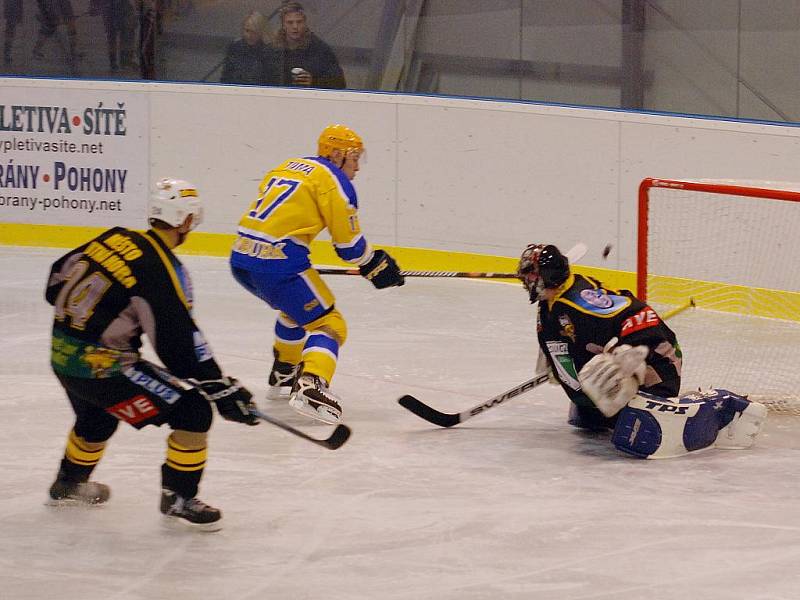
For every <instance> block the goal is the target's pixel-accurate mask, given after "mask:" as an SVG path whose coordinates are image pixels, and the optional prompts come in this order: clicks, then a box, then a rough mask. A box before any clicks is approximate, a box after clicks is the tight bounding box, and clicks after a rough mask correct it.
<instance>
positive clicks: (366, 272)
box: [358, 250, 406, 290]
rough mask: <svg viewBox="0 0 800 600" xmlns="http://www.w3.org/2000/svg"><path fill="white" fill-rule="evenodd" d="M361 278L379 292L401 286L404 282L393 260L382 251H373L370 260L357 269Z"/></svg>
mask: <svg viewBox="0 0 800 600" xmlns="http://www.w3.org/2000/svg"><path fill="white" fill-rule="evenodd" d="M358 270H359V272H360V273H361V276H362V277H365V278H367V279H368V280H369V281H371V282H372V285H374V286H375V287H376V288H378V289H379V290H382V289H383V288H387V287H394V286H397V285H403V284H404V283H405V282H406V280H405V277H403V276H402V275H401V274H400V267H398V266H397V263H396V262H395V261H394V259H393V258H392V257H391V256H389V255H388V254H386V252H384V251H383V250H375V253H374V254H373V256H372V259H371V260H370V261H369V262H368V263H367V264H365V265H361V266H360V267H358Z"/></svg>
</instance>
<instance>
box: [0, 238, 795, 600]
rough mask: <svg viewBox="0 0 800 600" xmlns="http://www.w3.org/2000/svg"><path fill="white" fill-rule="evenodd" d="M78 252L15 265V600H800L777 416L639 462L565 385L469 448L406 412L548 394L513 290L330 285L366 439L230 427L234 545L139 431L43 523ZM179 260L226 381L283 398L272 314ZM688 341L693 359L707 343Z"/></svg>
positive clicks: (0, 516) (9, 497) (789, 449)
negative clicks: (194, 512)
mask: <svg viewBox="0 0 800 600" xmlns="http://www.w3.org/2000/svg"><path fill="white" fill-rule="evenodd" d="M61 253H62V251H60V250H41V249H22V248H12V247H0V278H2V279H1V280H2V293H1V294H0V325H1V328H0V331H2V335H1V338H0V339H2V344H1V345H0V352H2V360H1V361H0V388H2V395H0V408H2V420H1V421H0V490H1V491H0V598H2V599H3V600H51V599H53V598H58V599H61V600H156V599H169V600H199V599H215V598H224V599H226V600H264V599H267V598H269V599H285V600H300V599H314V600H318V599H321V598H325V599H334V600H338V599H369V600H384V599H385V600H390V599H428V598H430V599H436V600H483V599H514V600H517V599H518V600H530V599H548V600H549V599H553V600H578V599H601V598H608V599H611V598H613V599H615V600H630V599H647V600H678V599H680V600H686V599H692V600H715V599H719V600H740V599H747V600H767V599H770V600H772V599H785V600H796V599H797V598H798V597H800V569H798V566H797V565H798V563H800V505H799V504H798V498H800V477H799V476H798V472H799V471H800V442H798V436H799V435H800V420H796V419H794V418H792V417H778V418H772V417H771V419H770V421H769V422H768V424H767V429H766V431H765V432H764V433H762V435H761V436H760V438H759V443H758V445H757V447H756V448H754V449H752V450H749V451H732V450H728V451H723V450H711V451H708V452H705V453H699V454H696V455H692V456H688V457H684V458H682V459H673V460H667V461H640V460H636V459H632V458H628V457H625V456H623V455H621V454H619V453H617V452H616V451H615V450H614V449H613V447H612V446H611V445H610V442H609V440H608V437H607V436H605V435H597V434H595V435H586V434H581V433H579V432H577V431H575V430H573V429H571V428H570V427H569V426H568V425H567V424H566V422H565V417H566V410H567V401H566V398H565V396H564V395H563V394H562V392H561V391H560V390H559V389H558V388H554V387H551V386H543V387H540V388H538V389H536V390H533V391H531V392H528V393H527V394H526V395H523V396H520V397H517V398H514V399H512V400H509V401H508V402H507V403H506V404H505V405H503V406H500V407H496V408H494V409H492V410H491V411H489V412H487V413H485V414H483V415H479V416H477V417H475V418H474V419H471V420H470V421H469V422H467V423H464V424H462V425H459V426H457V427H455V428H453V429H439V428H436V427H435V426H433V425H430V424H428V423H426V422H425V421H422V420H420V419H419V418H417V417H416V416H414V415H412V414H411V413H409V412H407V411H405V410H404V409H403V408H402V407H400V406H399V405H397V403H396V400H397V398H398V397H399V396H401V395H403V394H405V393H410V394H414V395H416V396H417V397H419V398H420V399H421V400H422V401H424V402H427V403H429V404H431V405H434V406H435V407H437V408H439V409H442V410H447V411H458V410H463V409H465V408H468V407H471V406H472V405H475V404H477V403H479V402H480V401H481V400H483V399H488V398H490V397H491V396H494V395H496V394H498V393H500V392H502V391H505V390H506V389H508V388H511V387H513V386H515V385H517V384H518V383H521V382H522V381H525V380H527V379H529V378H530V377H531V376H532V375H533V366H534V364H535V359H536V352H537V344H536V338H535V329H534V323H535V315H534V312H533V310H532V307H531V306H530V305H529V304H528V303H527V299H526V297H525V293H524V291H523V290H522V289H521V288H520V287H517V286H512V285H506V284H498V283H489V282H481V281H470V280H448V279H439V280H434V279H409V280H408V281H407V284H406V285H405V286H404V287H403V288H397V289H389V290H382V291H377V290H374V289H373V288H372V286H370V285H369V283H368V282H366V281H364V280H362V279H361V278H359V277H346V276H341V277H334V276H332V277H328V278H327V280H328V281H329V283H330V285H331V287H332V289H333V290H334V292H335V293H336V295H337V298H338V302H337V304H338V306H339V308H340V310H341V311H342V312H343V313H344V315H345V318H346V319H347V321H348V324H349V331H350V335H349V339H348V343H347V344H346V346H345V347H344V348H343V350H342V352H341V356H340V362H339V369H338V372H337V376H336V378H335V380H334V385H333V387H334V389H335V391H337V392H338V393H339V394H340V395H341V397H342V398H343V407H344V411H345V418H346V422H347V423H348V424H349V425H350V426H351V427H352V429H353V436H352V438H351V440H350V441H349V442H348V443H347V444H346V445H345V446H344V447H342V448H341V449H339V450H337V451H328V450H325V449H322V448H320V447H317V446H315V445H313V444H309V443H308V442H305V441H303V440H301V439H298V438H295V437H294V436H291V435H289V434H287V433H285V432H284V431H282V430H280V429H277V428H275V427H273V426H271V425H269V424H266V423H263V424H261V425H260V426H259V427H254V428H248V427H245V426H242V425H238V424H235V423H228V422H224V421H222V420H221V419H216V420H215V424H214V427H213V428H212V431H211V436H210V447H209V460H208V468H207V469H206V473H205V477H204V479H203V482H202V484H201V489H200V494H199V497H200V498H202V499H203V500H205V501H207V502H208V503H209V504H212V505H214V506H218V507H220V508H221V509H222V510H223V512H224V519H225V529H224V530H223V531H221V532H219V533H213V534H199V533H189V532H174V531H170V530H166V529H165V528H164V527H163V524H162V520H161V515H160V513H159V512H158V509H157V504H158V499H159V473H160V472H159V466H160V464H161V462H162V461H163V459H164V451H165V438H166V435H167V434H168V429H166V428H161V429H156V428H153V427H148V428H146V429H145V430H142V431H139V432H137V431H135V430H133V429H132V428H130V427H128V426H126V425H122V426H121V427H120V429H119V430H118V432H117V434H116V435H115V436H114V437H113V438H112V440H111V442H110V443H109V446H108V448H107V451H106V454H105V457H104V459H103V461H102V463H101V464H100V466H99V467H98V468H97V469H96V471H95V479H97V480H98V481H102V482H105V483H107V484H109V485H110V486H111V488H112V498H111V500H110V501H109V503H108V504H107V505H105V506H103V507H98V508H93V509H89V508H83V509H62V510H55V509H52V508H50V507H47V506H45V505H44V500H45V497H46V491H47V488H48V486H49V485H50V483H51V481H52V479H53V477H54V475H55V472H56V470H57V466H58V461H59V460H60V458H61V456H62V452H63V448H64V443H65V437H66V434H67V432H68V431H69V429H70V427H71V425H72V415H71V411H70V409H69V405H68V403H67V401H66V398H65V397H64V395H63V393H62V391H61V389H60V388H59V387H58V386H57V383H56V380H55V378H54V377H53V375H52V374H51V372H50V368H49V364H48V352H49V337H50V320H51V307H50V306H49V305H47V304H46V302H45V301H44V299H43V289H44V285H45V280H46V277H47V273H48V269H49V265H50V263H51V261H52V260H53V259H54V258H55V257H56V256H58V255H60V254H61ZM183 260H184V262H185V263H186V264H187V265H188V267H189V270H190V272H191V274H192V278H193V281H194V286H195V298H196V300H195V315H196V318H197V321H198V323H199V324H200V326H201V328H202V329H203V330H204V332H205V334H206V337H207V338H208V340H209V341H210V343H211V345H212V347H213V349H214V350H215V353H216V356H217V359H218V361H219V362H220V364H221V365H222V366H223V369H224V370H225V371H227V372H228V373H229V374H231V375H234V376H236V377H238V378H240V379H241V380H242V381H243V382H244V383H245V384H246V385H248V386H249V387H250V389H251V390H253V391H254V392H255V393H256V394H257V396H258V397H263V394H264V391H265V389H266V381H265V380H266V374H267V370H268V368H269V366H270V364H271V358H272V357H271V350H270V349H271V343H272V326H273V319H274V315H275V313H274V312H273V311H271V310H269V309H267V308H266V307H265V306H263V305H262V304H260V303H259V302H258V301H257V300H256V299H254V298H252V297H250V296H248V295H247V294H246V293H245V292H244V290H242V289H240V288H239V287H238V286H237V284H236V283H235V282H234V281H233V279H232V278H231V276H230V275H229V272H228V268H227V263H226V261H225V260H224V259H216V258H207V257H203V258H200V257H185V258H184V259H183ZM672 325H673V328H674V329H675V330H676V332H677V333H678V337H679V339H680V340H681V343H682V345H683V346H684V349H685V350H688V349H690V348H691V347H692V344H697V343H701V342H702V340H699V339H693V338H692V336H693V335H697V332H696V331H695V328H682V327H681V317H680V316H678V317H676V318H675V319H674V321H673V322H672ZM778 359H779V357H778ZM262 405H263V402H262ZM266 410H269V411H270V412H271V413H272V414H274V415H275V416H277V417H279V418H282V419H285V420H286V421H287V422H289V423H291V424H292V425H294V426H296V427H300V428H303V429H304V430H305V431H307V432H309V433H311V434H313V435H315V436H319V437H323V436H325V435H327V434H328V432H329V431H330V427H327V426H324V425H321V424H320V425H315V424H312V423H310V422H308V421H307V420H305V419H303V418H302V417H300V416H299V415H295V414H294V413H293V412H292V411H291V409H289V408H288V407H287V406H282V405H276V404H273V405H271V406H267V408H266Z"/></svg>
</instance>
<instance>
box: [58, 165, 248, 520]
mask: <svg viewBox="0 0 800 600" xmlns="http://www.w3.org/2000/svg"><path fill="white" fill-rule="evenodd" d="M202 215H203V209H202V203H201V201H200V198H199V197H198V194H197V191H196V189H195V187H194V186H193V185H192V184H191V183H189V182H187V181H184V180H180V179H162V180H160V181H158V182H157V183H156V189H155V190H154V193H153V194H152V196H151V198H150V201H149V204H148V216H149V224H150V227H151V228H150V229H149V230H148V231H146V232H144V233H140V232H136V231H133V230H130V229H125V228H122V227H115V228H112V229H109V230H107V231H105V232H104V233H101V234H100V235H99V236H97V237H96V238H94V239H93V240H90V241H89V242H87V243H85V244H83V245H81V246H79V247H78V248H75V249H74V250H72V251H70V252H68V253H67V254H66V255H64V256H62V257H61V258H59V259H58V260H57V261H56V262H55V263H54V264H53V266H52V268H51V271H50V278H49V281H48V282H47V289H46V292H45V295H46V299H47V301H48V302H49V303H50V304H52V305H53V306H54V308H55V311H54V312H55V316H54V320H53V330H52V331H53V333H52V352H51V365H52V368H53V371H54V372H55V375H56V377H57V378H58V380H59V382H60V383H61V385H62V386H63V388H64V389H65V391H66V394H67V396H68V398H69V401H70V403H71V404H72V408H73V410H74V412H75V424H74V426H73V428H72V430H71V431H70V433H69V435H68V438H67V444H66V449H65V452H64V457H63V459H62V460H61V466H60V469H59V471H58V475H57V477H56V480H55V482H54V483H53V484H52V486H51V488H50V503H52V504H57V505H60V504H68V503H88V504H94V503H102V502H105V501H106V500H107V499H108V498H109V495H110V490H109V487H108V486H106V485H104V484H101V483H97V482H94V481H89V477H90V475H91V473H92V470H93V469H94V468H95V466H96V465H97V463H98V462H99V461H100V458H101V457H102V455H103V451H104V449H105V446H106V442H107V441H108V439H109V438H110V437H111V436H112V435H113V433H114V431H115V430H116V429H117V425H118V424H119V422H120V421H126V422H127V423H129V424H130V425H132V426H133V427H135V428H137V429H141V428H142V427H145V426H146V425H156V426H160V425H164V424H166V425H168V426H169V427H170V428H171V429H172V432H171V433H170V435H169V437H168V439H167V450H166V460H165V462H164V463H163V464H162V466H161V482H162V488H163V490H162V495H161V512H162V513H164V514H165V515H166V516H167V517H168V521H169V522H173V523H180V524H181V525H184V524H185V525H189V526H191V527H193V528H196V529H201V530H206V531H215V530H217V529H220V525H221V523H220V519H221V513H220V511H219V510H218V509H216V508H213V507H211V506H208V505H207V504H205V503H204V502H202V501H200V500H198V499H197V498H196V494H197V489H198V484H199V482H200V478H201V476H202V474H203V469H204V467H205V463H206V454H207V445H206V439H207V432H208V430H209V428H210V426H211V420H212V412H211V404H210V403H211V401H213V402H214V403H215V404H216V406H217V410H218V411H219V413H220V414H221V415H222V416H223V417H224V418H225V419H228V420H232V421H238V422H242V423H247V424H250V425H254V424H256V423H257V421H256V419H255V418H254V417H253V416H252V415H251V414H250V407H251V400H250V398H251V395H250V393H249V392H248V391H247V390H246V389H245V388H244V387H242V386H241V385H240V384H239V382H238V381H237V380H236V379H234V378H231V377H226V376H224V375H223V373H222V371H221V370H220V367H219V365H218V364H217V362H216V361H215V360H214V356H213V354H212V352H211V349H210V347H209V345H208V343H207V342H206V341H205V339H204V337H203V334H202V332H201V331H200V329H199V328H198V326H197V325H196V323H195V321H194V319H193V318H192V302H193V292H192V285H191V282H190V279H189V275H188V272H187V270H186V269H185V267H184V266H183V265H182V263H181V262H180V261H179V260H178V258H177V257H176V256H175V254H173V249H174V248H175V247H177V246H179V245H180V244H181V243H183V242H184V241H185V239H186V236H187V235H188V234H189V232H190V231H191V230H192V229H194V228H195V227H196V226H197V225H199V224H200V222H201V221H202ZM143 333H144V334H146V335H147V338H148V339H149V340H150V342H151V344H152V346H153V349H154V350H155V353H156V355H157V356H158V358H159V359H160V361H161V362H163V365H164V366H159V365H157V364H154V363H151V362H148V361H146V360H143V359H142V357H141V356H140V348H141V346H142V339H141V336H142V334H143Z"/></svg>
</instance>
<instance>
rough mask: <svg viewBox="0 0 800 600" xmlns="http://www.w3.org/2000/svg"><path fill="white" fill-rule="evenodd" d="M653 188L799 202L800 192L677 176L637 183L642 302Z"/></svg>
mask: <svg viewBox="0 0 800 600" xmlns="http://www.w3.org/2000/svg"><path fill="white" fill-rule="evenodd" d="M653 188H672V189H680V190H690V191H696V192H706V193H710V194H726V195H730V196H743V197H747V198H763V199H764V200H782V201H787V202H800V192H793V191H788V190H776V189H769V188H761V187H750V186H746V185H731V184H722V183H699V182H692V181H680V180H677V179H656V178H652V177H648V178H646V179H643V180H642V182H641V183H640V184H639V209H638V210H639V214H638V219H637V221H638V225H637V227H638V231H637V249H636V295H637V296H638V297H639V298H640V299H641V300H642V301H644V302H646V301H647V249H648V241H647V236H648V232H649V221H648V218H647V217H648V209H649V204H650V190H652V189H653Z"/></svg>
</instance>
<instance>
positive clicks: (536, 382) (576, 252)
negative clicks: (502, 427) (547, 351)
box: [397, 242, 694, 427]
mask: <svg viewBox="0 0 800 600" xmlns="http://www.w3.org/2000/svg"><path fill="white" fill-rule="evenodd" d="M587 250H588V246H587V245H586V244H584V243H583V242H578V243H577V244H575V246H573V247H572V248H570V249H569V250H568V251H567V254H566V256H567V259H568V260H569V262H570V264H573V263H575V262H577V261H579V260H580V259H581V258H583V256H584V255H585V254H586V252H587ZM692 305H694V303H693V302H692ZM687 306H688V303H687ZM548 378H549V374H548V373H547V372H545V373H539V374H537V375H535V376H534V377H533V379H529V380H528V381H525V382H523V383H520V384H519V385H517V386H515V387H513V388H511V389H510V390H507V391H505V392H503V393H502V394H499V395H497V396H495V397H494V398H491V399H489V400H488V401H486V402H482V403H481V404H478V405H477V406H473V407H472V408H469V409H467V410H463V411H461V412H457V413H443V412H441V411H438V410H436V409H435V408H432V407H431V406H428V405H427V404H425V403H424V402H420V401H419V400H418V399H417V398H415V397H414V396H411V395H409V394H406V395H405V396H402V397H401V398H399V399H398V400H397V402H398V403H399V404H400V406H402V407H403V408H405V409H407V410H409V411H411V412H412V413H414V414H415V415H417V416H418V417H420V418H422V419H425V420H426V421H428V422H429V423H433V424H434V425H439V426H440V427H452V426H453V425H458V424H459V423H463V422H464V421H466V420H467V419H471V418H472V417H474V416H475V415H479V414H480V413H482V412H484V411H486V410H488V409H490V408H493V407H495V406H497V405H499V404H502V403H503V402H505V401H506V400H508V399H509V398H513V397H514V396H518V395H519V394H522V393H524V392H527V391H528V390H532V389H533V388H535V387H538V386H540V385H541V384H543V383H544V382H545V381H547V380H548Z"/></svg>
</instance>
